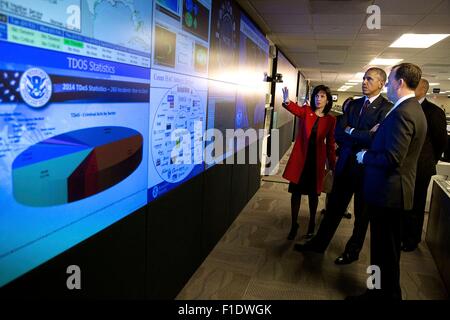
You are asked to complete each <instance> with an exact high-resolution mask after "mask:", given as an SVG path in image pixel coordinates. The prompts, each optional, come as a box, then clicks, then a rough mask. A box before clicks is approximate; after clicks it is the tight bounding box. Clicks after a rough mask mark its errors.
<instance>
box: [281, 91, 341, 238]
mask: <svg viewBox="0 0 450 320" xmlns="http://www.w3.org/2000/svg"><path fill="white" fill-rule="evenodd" d="M288 96H289V95H288V90H287V88H284V89H283V107H285V108H286V109H287V110H288V111H290V112H291V113H292V114H294V115H296V116H297V117H298V118H299V130H298V134H297V137H296V139H295V144H294V148H293V149H292V153H291V156H290V157H289V160H288V163H287V165H286V169H285V170H284V173H283V177H284V178H285V179H287V180H289V181H290V183H289V192H290V193H291V194H292V197H291V215H292V224H291V231H290V232H289V235H288V239H289V240H293V239H294V238H295V236H296V235H297V229H298V226H299V225H298V223H297V218H298V212H299V210H300V202H301V195H302V194H305V195H308V198H309V214H310V218H309V224H308V233H307V235H306V237H311V236H312V235H313V234H314V228H315V219H316V211H317V205H318V202H319V195H320V193H321V192H322V184H323V177H324V175H325V161H326V159H328V168H329V169H330V170H333V171H334V167H335V164H336V153H335V142H334V128H335V126H336V118H335V117H333V116H331V115H328V112H329V111H330V109H331V106H332V104H333V100H332V97H331V91H330V88H328V87H326V86H324V85H319V86H317V87H315V88H314V90H313V92H312V101H311V106H308V105H304V106H302V107H300V106H299V105H298V104H296V103H294V102H291V101H288Z"/></svg>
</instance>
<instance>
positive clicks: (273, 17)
mask: <svg viewBox="0 0 450 320" xmlns="http://www.w3.org/2000/svg"><path fill="white" fill-rule="evenodd" d="M262 17H263V19H264V20H265V21H266V22H267V24H269V25H305V24H306V25H310V24H311V23H312V18H311V16H310V15H305V14H273V13H267V14H262Z"/></svg>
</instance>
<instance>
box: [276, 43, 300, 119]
mask: <svg viewBox="0 0 450 320" xmlns="http://www.w3.org/2000/svg"><path fill="white" fill-rule="evenodd" d="M277 73H281V74H282V75H283V82H282V83H277V84H276V90H275V111H276V112H277V120H276V121H277V126H276V127H277V128H281V127H282V126H283V125H285V124H286V123H289V122H290V121H293V120H294V116H293V115H292V114H291V113H290V112H289V111H287V110H286V109H284V108H283V107H282V106H281V103H282V102H283V93H282V88H284V87H287V88H288V89H289V99H290V100H292V101H296V100H297V99H296V94H297V77H298V71H297V69H296V68H295V67H294V66H293V65H292V64H291V63H290V62H289V60H288V59H286V57H285V56H284V55H283V54H282V53H281V52H280V51H279V50H278V53H277Z"/></svg>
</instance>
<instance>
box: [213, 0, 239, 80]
mask: <svg viewBox="0 0 450 320" xmlns="http://www.w3.org/2000/svg"><path fill="white" fill-rule="evenodd" d="M240 21H241V12H240V9H239V7H238V6H237V4H236V3H235V2H234V1H233V0H222V1H213V3H212V13H211V43H210V44H211V45H210V51H211V52H210V57H209V73H208V75H209V78H210V79H214V80H221V81H227V82H234V83H236V82H238V79H237V77H238V76H239V73H238V66H239V33H240Z"/></svg>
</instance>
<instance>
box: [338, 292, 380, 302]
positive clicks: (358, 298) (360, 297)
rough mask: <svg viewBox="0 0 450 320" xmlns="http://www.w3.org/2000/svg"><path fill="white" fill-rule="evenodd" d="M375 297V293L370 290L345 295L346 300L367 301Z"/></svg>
mask: <svg viewBox="0 0 450 320" xmlns="http://www.w3.org/2000/svg"><path fill="white" fill-rule="evenodd" d="M375 298H376V297H375V295H374V294H373V293H372V292H371V291H370V290H367V291H366V292H364V293H363V294H360V295H358V296H347V297H345V300H346V301H369V300H374V299H375Z"/></svg>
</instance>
